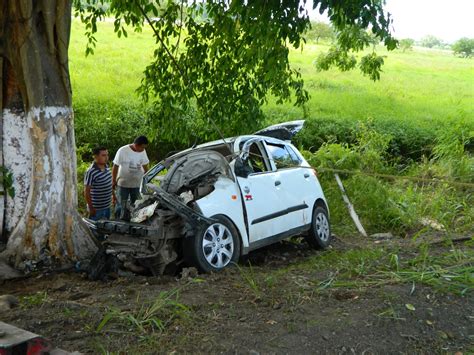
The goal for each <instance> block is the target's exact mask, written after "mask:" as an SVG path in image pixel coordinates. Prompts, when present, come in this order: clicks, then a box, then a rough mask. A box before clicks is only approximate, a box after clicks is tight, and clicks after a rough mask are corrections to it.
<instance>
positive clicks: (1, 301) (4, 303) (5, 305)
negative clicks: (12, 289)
mask: <svg viewBox="0 0 474 355" xmlns="http://www.w3.org/2000/svg"><path fill="white" fill-rule="evenodd" d="M17 305H18V299H17V298H16V297H15V296H12V295H2V296H0V312H4V311H8V310H10V309H12V308H13V307H15V306H17Z"/></svg>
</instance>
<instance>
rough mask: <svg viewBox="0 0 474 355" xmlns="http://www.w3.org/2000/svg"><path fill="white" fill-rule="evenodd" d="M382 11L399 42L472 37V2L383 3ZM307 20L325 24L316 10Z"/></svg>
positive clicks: (399, 0)
mask: <svg viewBox="0 0 474 355" xmlns="http://www.w3.org/2000/svg"><path fill="white" fill-rule="evenodd" d="M310 2H311V1H310ZM308 5H309V4H308ZM385 9H386V10H387V11H388V12H390V13H391V14H392V17H393V27H394V28H393V33H394V35H395V37H396V38H399V39H400V38H413V39H415V40H419V39H421V38H422V37H424V36H426V35H433V36H435V37H438V38H440V39H442V40H443V41H444V42H448V43H452V42H455V41H456V40H458V39H459V38H461V37H469V38H474V20H473V18H474V0H449V1H448V0H386V6H385ZM310 17H311V18H314V19H317V20H323V21H325V22H328V21H327V18H325V17H324V16H323V17H321V16H320V15H319V13H318V12H317V11H310Z"/></svg>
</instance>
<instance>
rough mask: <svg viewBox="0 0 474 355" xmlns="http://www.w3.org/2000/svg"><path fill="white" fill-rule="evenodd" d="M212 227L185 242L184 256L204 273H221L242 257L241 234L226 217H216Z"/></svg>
mask: <svg viewBox="0 0 474 355" xmlns="http://www.w3.org/2000/svg"><path fill="white" fill-rule="evenodd" d="M212 219H214V220H215V222H214V223H213V224H211V225H210V226H208V227H206V228H203V229H202V230H200V231H199V232H198V233H196V234H195V235H193V236H190V237H188V238H186V239H185V240H184V250H183V251H184V256H185V258H186V261H187V262H188V263H189V264H192V265H195V266H196V267H197V268H198V269H199V270H200V271H202V272H210V271H220V270H222V269H224V268H225V267H226V266H228V265H230V264H231V263H236V262H237V261H238V260H239V256H240V239H239V233H238V231H237V229H236V228H235V226H234V224H233V223H232V222H231V221H230V220H229V219H228V218H227V217H225V216H222V215H216V216H214V217H212Z"/></svg>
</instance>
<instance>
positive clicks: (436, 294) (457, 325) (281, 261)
mask: <svg viewBox="0 0 474 355" xmlns="http://www.w3.org/2000/svg"><path fill="white" fill-rule="evenodd" d="M453 250H454V251H453ZM451 253H457V256H456V257H455V258H454V259H453V260H457V261H453V263H457V264H456V265H455V266H456V268H454V269H453V268H452V265H451V266H450V265H446V264H443V260H444V261H445V260H446V259H445V258H446V257H451ZM422 254H424V256H423V257H424V258H425V261H424V262H425V264H423V269H421V266H420V265H422V264H421V263H422V262H423V260H421V259H420V256H422ZM459 255H460V256H459ZM472 256H473V255H472V243H471V244H470V243H467V244H466V243H465V244H457V245H456V246H454V247H453V246H452V245H450V246H445V245H436V246H431V247H429V248H428V247H425V248H424V249H423V250H421V249H416V250H412V248H411V247H409V246H408V244H407V245H406V246H403V245H402V246H396V247H394V246H393V245H385V244H383V243H379V244H374V243H373V241H369V242H364V243H362V242H356V241H355V239H354V238H351V239H340V238H337V239H336V241H335V243H334V245H333V248H332V250H328V251H325V252H318V251H311V250H309V249H308V248H307V246H306V245H305V244H304V243H297V242H283V243H281V244H278V245H275V246H272V247H270V248H266V249H264V250H261V251H259V252H255V253H253V254H252V255H251V256H250V258H249V260H248V261H247V262H246V263H241V265H240V266H239V267H233V268H231V269H229V270H226V271H224V272H222V273H220V274H211V275H194V274H193V273H192V272H191V275H190V276H186V277H184V278H181V279H177V278H176V277H175V276H164V277H161V278H156V277H144V276H132V275H126V276H120V277H118V278H116V279H115V280H111V281H107V282H91V281H88V280H87V279H85V278H84V277H83V276H82V275H81V274H78V273H62V274H53V275H40V276H37V277H35V278H30V279H26V280H21V281H10V282H4V283H3V284H0V289H1V292H0V294H12V295H15V296H16V297H18V298H19V300H20V305H19V306H18V307H16V308H14V309H12V310H10V311H8V312H4V313H0V320H2V321H4V322H7V323H11V324H13V325H16V326H19V327H22V328H24V329H27V330H30V331H33V332H35V333H39V334H42V335H44V336H46V337H48V338H50V339H51V340H52V341H53V342H54V344H55V345H56V346H59V347H61V348H63V349H67V350H70V351H73V350H76V351H80V352H84V353H107V352H113V353H174V352H176V353H239V354H240V353H242V354H246V353H247V354H249V353H251V354H257V353H260V354H267V353H278V354H280V353H291V354H309V353H340V354H344V353H348V354H352V353H356V354H359V353H360V354H362V353H364V354H381V353H384V354H386V353H393V354H399V353H410V354H411V353H425V354H433V353H457V352H461V353H464V354H467V353H469V352H472V351H474V346H473V343H474V302H473V292H472V282H473V281H472V275H473V274H472V272H473V270H474V269H473V265H474V264H473V259H472ZM440 258H441V259H440ZM420 260H421V261H420ZM449 260H451V259H449ZM428 261H429V262H431V264H430V265H429V266H430V267H432V268H436V267H438V275H439V278H436V275H435V274H429V275H431V276H433V275H434V276H433V278H432V279H429V278H428V277H427V276H424V275H421V278H420V275H419V274H415V275H414V276H410V277H411V278H405V279H404V277H405V276H406V274H405V271H403V270H407V271H406V272H408V271H409V270H414V272H415V271H416V272H417V271H418V270H422V271H423V270H431V269H427V268H426V266H427V264H426V263H427V262H428ZM389 264H393V265H391V266H390V265H389ZM249 265H252V266H249ZM415 266H416V267H415ZM449 267H451V268H450V269H449ZM446 268H448V269H446ZM466 268H467V269H466ZM445 269H446V270H448V271H449V273H450V274H444V273H443V271H442V270H445ZM439 270H441V271H439ZM466 270H467V274H462V272H464V271H466ZM404 275H405V276H404ZM425 275H428V271H425ZM446 275H448V276H449V275H451V276H450V277H451V280H450V281H449V280H447V279H445V278H446V277H448V276H446ZM453 275H455V276H453ZM456 275H457V276H459V275H461V276H459V277H461V279H459V278H456V277H457V276H456ZM423 277H425V279H423ZM463 277H464V279H463ZM466 277H467V279H466ZM469 278H471V279H469ZM426 280H427V281H426Z"/></svg>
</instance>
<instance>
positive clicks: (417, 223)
mask: <svg viewBox="0 0 474 355" xmlns="http://www.w3.org/2000/svg"><path fill="white" fill-rule="evenodd" d="M98 27H99V31H98V33H97V35H96V38H97V40H98V41H97V48H96V50H95V54H94V55H92V56H88V57H86V56H85V48H86V37H85V36H84V27H83V25H82V24H81V23H80V22H79V21H77V20H76V21H73V27H72V37H71V44H70V72H71V80H72V89H73V107H74V109H75V115H76V116H75V117H76V120H75V125H76V142H77V147H78V157H79V162H81V160H84V161H85V163H80V164H79V178H81V176H82V173H83V172H84V170H85V169H86V168H87V162H88V161H89V159H90V153H89V152H90V148H91V147H92V146H94V145H97V144H100V145H105V146H106V147H108V148H109V150H110V152H111V155H112V156H113V154H114V152H115V150H116V149H117V148H118V147H120V146H121V145H123V144H126V143H127V142H130V141H131V140H132V139H133V138H134V137H135V136H137V135H138V134H143V133H145V134H152V133H150V132H149V130H148V126H149V125H148V123H147V113H148V112H149V110H151V106H150V105H147V104H144V103H143V102H142V101H141V100H140V98H139V97H138V96H137V94H136V92H135V90H136V88H137V87H138V86H139V85H140V80H141V78H142V71H143V70H144V68H145V67H146V65H147V64H148V63H149V61H150V59H151V54H152V51H153V50H154V48H155V44H154V41H153V38H152V33H151V31H150V30H149V29H148V28H145V29H144V30H143V32H141V33H134V32H132V31H129V35H128V37H127V38H123V37H122V38H117V36H116V35H115V34H114V32H113V24H112V23H111V22H104V23H100V24H99V26H98ZM327 48H328V45H327V44H313V43H308V44H305V45H304V48H303V49H302V50H301V49H299V50H292V51H291V52H290V61H291V64H292V65H293V67H295V68H298V69H300V71H301V73H302V75H303V79H304V80H305V85H306V89H307V90H308V92H309V94H310V100H309V102H307V104H306V107H305V110H303V109H302V108H300V107H295V106H294V104H293V103H292V102H285V103H284V104H282V105H277V104H276V102H275V100H274V99H273V98H272V97H269V99H268V103H267V104H266V105H265V107H264V112H265V114H266V121H267V122H265V124H272V123H277V122H284V121H289V120H294V119H301V118H303V117H304V112H306V120H307V121H306V125H305V129H304V130H303V131H302V133H301V134H300V135H299V136H298V139H297V142H296V143H297V145H299V147H300V149H301V150H303V151H304V152H305V154H306V155H307V158H308V161H310V163H311V164H313V166H315V167H316V168H317V169H320V180H321V182H322V184H323V187H324V189H325V193H326V195H327V197H328V199H329V203H330V206H331V210H332V211H333V212H332V220H333V226H334V230H335V231H336V232H337V233H341V234H346V233H347V234H353V233H355V231H354V228H353V227H352V222H351V221H350V219H349V217H348V214H347V211H346V210H345V207H344V204H343V202H342V200H341V197H340V193H339V191H338V189H337V186H336V185H335V183H334V178H333V176H332V174H330V173H327V172H326V173H324V169H331V168H338V169H348V170H353V171H357V172H360V173H362V174H364V173H379V174H389V175H390V174H391V175H409V176H411V177H422V178H424V179H425V182H423V183H419V182H416V181H407V180H397V179H396V180H394V181H388V180H386V179H380V178H377V177H373V176H364V175H344V176H342V178H343V179H344V181H345V185H346V189H347V191H348V193H349V195H350V196H351V198H352V200H353V202H354V204H355V206H356V207H359V213H360V215H361V220H362V222H363V223H364V224H365V225H366V228H367V229H368V231H369V232H373V233H375V232H379V231H387V230H390V231H393V232H395V233H397V234H399V235H414V234H416V233H418V232H420V231H425V230H426V229H430V228H431V227H430V225H436V223H438V224H441V225H442V226H443V228H445V229H446V230H450V231H458V232H460V233H464V232H466V231H471V232H472V230H473V228H472V227H473V225H474V224H473V223H474V207H473V206H474V193H473V190H474V189H473V188H472V186H474V185H464V186H461V187H459V186H458V185H456V186H455V185H449V184H448V185H446V184H440V183H439V180H440V179H442V180H452V181H457V182H462V183H467V184H472V183H474V158H473V157H472V151H473V148H474V61H473V60H470V59H462V58H458V57H455V56H454V55H452V54H451V53H450V52H447V51H437V50H427V49H422V48H414V49H413V50H411V51H407V52H402V51H400V50H395V51H391V52H387V51H386V50H384V49H383V48H378V49H377V51H378V53H379V54H382V55H384V56H385V65H384V66H383V73H382V75H381V80H380V81H377V82H373V81H371V80H370V79H369V78H367V77H364V76H362V74H361V73H360V72H359V70H358V69H355V70H353V71H349V72H340V71H338V70H336V69H333V70H329V71H325V72H318V71H317V70H316V68H315V66H314V61H315V59H316V57H317V56H318V54H319V53H320V52H322V51H325V50H327ZM248 133H251V132H248ZM155 134H156V136H152V138H153V139H154V141H153V144H152V145H151V146H150V147H149V149H148V152H149V155H150V158H151V159H152V160H154V161H157V160H159V159H160V158H162V157H163V156H164V155H165V154H166V153H168V152H169V151H171V150H177V149H182V148H184V146H183V145H182V144H175V143H174V142H169V141H163V140H161V139H160V137H159V132H157V133H156V132H155ZM216 138H217V135H216ZM193 143H194V142H189V144H188V145H191V144H193ZM431 180H433V183H430V181H431ZM434 180H437V181H434ZM426 181H427V182H426ZM80 197H81V196H80ZM81 204H82V202H81ZM360 206H362V208H360Z"/></svg>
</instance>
